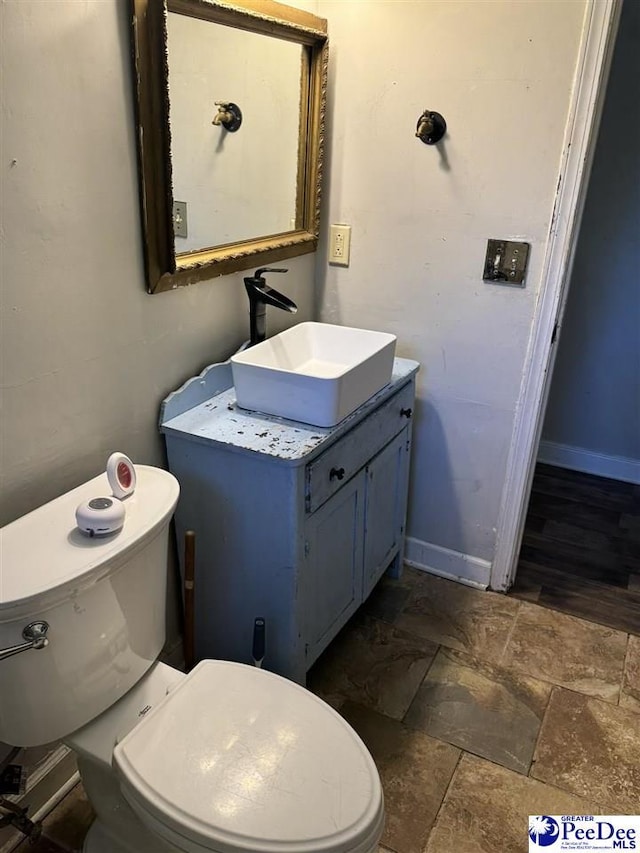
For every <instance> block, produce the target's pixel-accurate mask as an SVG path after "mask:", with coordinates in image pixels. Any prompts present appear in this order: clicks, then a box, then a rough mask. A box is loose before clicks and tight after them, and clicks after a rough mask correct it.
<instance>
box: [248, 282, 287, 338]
mask: <svg viewBox="0 0 640 853" xmlns="http://www.w3.org/2000/svg"><path fill="white" fill-rule="evenodd" d="M266 272H288V270H284V269H273V268H271V267H261V268H260V269H258V270H256V271H255V273H254V274H253V275H252V276H249V277H248V278H245V280H244V286H245V287H246V289H247V293H248V294H249V320H250V326H251V339H250V341H249V346H250V347H252V346H253V345H254V344H259V343H260V341H263V340H264V339H265V338H266V334H267V332H266V326H267V305H275V307H276V308H282V310H283V311H289V312H290V313H291V314H295V313H296V311H297V310H298V306H297V305H296V304H295V302H292V301H291V299H289V298H288V297H287V296H283V295H282V293H278V291H277V290H274V289H273V288H272V287H269V286H268V284H267V282H266V281H265V280H264V278H263V275H264V273H266Z"/></svg>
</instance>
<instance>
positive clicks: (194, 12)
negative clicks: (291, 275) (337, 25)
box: [131, 0, 328, 293]
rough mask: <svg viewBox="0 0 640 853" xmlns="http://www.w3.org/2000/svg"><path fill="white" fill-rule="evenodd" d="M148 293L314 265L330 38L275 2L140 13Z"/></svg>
mask: <svg viewBox="0 0 640 853" xmlns="http://www.w3.org/2000/svg"><path fill="white" fill-rule="evenodd" d="M131 4H132V12H133V15H132V46H133V64H134V89H135V105H136V124H137V145H138V171H139V182H140V209H141V217H142V233H143V244H144V257H145V272H146V281H147V290H148V291H149V292H150V293H160V292H162V291H165V290H170V289H174V288H176V287H180V286H183V285H188V284H193V283H194V282H197V281H202V280H204V279H209V278H213V277H215V276H219V275H225V274H227V273H231V272H236V271H238V270H243V269H248V268H249V267H253V266H263V265H264V264H270V263H273V262H274V261H280V260H283V259H286V258H291V257H295V256H296V255H302V254H305V253H307V252H313V251H315V249H316V247H317V242H318V230H319V223H320V189H321V180H322V166H323V140H324V121H325V105H326V85H327V61H328V39H327V24H326V21H325V20H324V19H323V18H319V17H317V16H316V15H313V14H311V13H310V12H305V11H303V10H301V9H295V8H293V7H291V6H285V5H283V4H281V3H277V2H274V0H236V2H235V3H233V4H231V3H227V2H222V0H131Z"/></svg>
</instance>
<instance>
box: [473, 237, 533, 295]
mask: <svg viewBox="0 0 640 853" xmlns="http://www.w3.org/2000/svg"><path fill="white" fill-rule="evenodd" d="M529 248H530V247H529V243H522V242H520V241H516V240H488V241H487V255H486V257H485V260H484V273H483V275H482V278H483V279H484V281H490V282H492V284H511V285H514V286H515V287H524V286H525V285H524V279H525V275H526V273H527V261H528V259H529Z"/></svg>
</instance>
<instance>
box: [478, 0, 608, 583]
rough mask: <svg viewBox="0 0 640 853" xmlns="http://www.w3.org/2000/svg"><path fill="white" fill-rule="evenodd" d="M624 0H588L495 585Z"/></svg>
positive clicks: (531, 437)
mask: <svg viewBox="0 0 640 853" xmlns="http://www.w3.org/2000/svg"><path fill="white" fill-rule="evenodd" d="M621 10H622V0H589V2H588V3H587V7H586V9H585V20H584V25H583V31H582V40H581V43H580V50H579V54H578V63H577V66H576V77H575V81H574V86H573V92H572V95H571V104H570V110H569V116H568V120H567V127H566V130H565V137H564V144H563V149H562V151H563V153H562V159H561V163H560V172H559V176H558V187H557V191H556V197H555V202H554V208H553V214H552V216H551V224H550V226H549V235H548V239H547V244H546V254H545V259H544V265H543V271H542V280H541V284H540V294H539V297H538V301H537V305H536V312H535V315H534V318H533V327H532V332H531V337H530V340H529V347H528V351H527V356H526V359H525V365H524V369H523V375H522V383H521V386H520V395H519V399H518V404H517V407H516V414H515V419H514V426H513V431H512V434H511V445H510V447H509V453H508V457H507V470H506V476H505V486H504V489H503V492H502V498H501V502H500V511H499V515H498V523H497V530H496V548H495V553H494V559H493V563H492V566H491V579H490V587H491V589H495V590H499V591H503V592H504V591H506V590H507V589H508V588H509V587H510V586H511V584H512V583H513V580H514V578H515V574H516V568H517V563H518V555H519V552H520V543H521V541H522V534H523V530H524V523H525V519H526V513H527V506H528V503H529V493H530V491H531V482H532V480H533V472H534V468H535V463H536V456H537V453H538V445H539V443H540V437H541V433H542V425H543V421H544V413H545V409H546V404H547V399H548V396H549V388H550V386H551V377H552V374H553V366H554V362H555V354H556V349H557V347H556V344H557V342H558V339H559V336H560V330H561V325H562V317H563V314H564V308H565V304H566V299H567V293H568V290H569V281H570V278H571V270H572V267H573V259H574V255H575V249H576V244H577V242H578V235H579V231H580V224H581V220H582V213H583V210H584V202H585V198H586V194H587V186H588V183H589V176H590V173H591V165H592V162H593V156H594V152H595V147H596V141H597V137H598V128H599V124H600V118H601V115H602V108H603V105H604V99H605V94H606V88H607V82H608V78H609V70H610V67H611V59H612V56H613V49H614V45H615V39H616V34H617V30H618V24H619V20H620V12H621Z"/></svg>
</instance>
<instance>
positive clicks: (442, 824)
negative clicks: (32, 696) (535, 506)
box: [21, 569, 640, 853]
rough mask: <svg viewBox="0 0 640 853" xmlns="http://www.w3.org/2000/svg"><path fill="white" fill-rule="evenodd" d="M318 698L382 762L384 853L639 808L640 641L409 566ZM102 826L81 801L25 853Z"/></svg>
mask: <svg viewBox="0 0 640 853" xmlns="http://www.w3.org/2000/svg"><path fill="white" fill-rule="evenodd" d="M639 634H640V630H639ZM309 687H310V688H311V689H312V690H313V691H314V692H316V693H317V694H318V695H320V696H322V697H323V698H325V699H326V700H327V701H328V702H329V703H330V704H331V705H333V706H334V707H335V708H337V709H338V710H339V711H340V713H341V714H343V715H344V716H345V718H346V719H347V720H349V722H350V723H351V724H352V725H353V726H354V728H355V729H356V730H357V731H358V732H359V733H360V735H361V737H362V738H363V740H364V741H365V742H366V744H367V745H368V747H369V749H370V750H371V752H372V754H373V757H374V759H375V761H376V763H377V766H378V768H379V771H380V775H381V778H382V782H383V786H384V791H385V799H386V812H387V824H386V828H385V833H384V836H383V838H382V846H381V847H380V853H385V851H393V853H494V851H495V850H497V849H499V850H500V851H501V853H516V851H518V853H519V851H523V850H525V849H526V846H527V835H526V832H527V816H528V815H529V814H581V813H583V814H638V813H640V636H636V635H629V634H626V633H624V632H622V631H617V630H614V629H612V628H607V627H604V626H602V625H597V624H594V623H592V622H587V621H585V620H583V619H579V618H576V617H574V616H568V615H565V614H562V613H557V612H553V611H550V610H548V609H545V608H543V607H541V606H539V605H537V604H532V603H530V602H527V601H520V600H516V599H514V598H508V597H506V596H504V595H499V594H496V593H490V592H482V591H479V590H475V589H471V588H469V587H465V586H461V585H460V584H456V583H452V582H450V581H446V580H442V579H440V578H436V577H433V576H431V575H427V574H424V573H421V572H416V571H414V570H412V569H406V570H405V573H404V575H403V577H402V579H401V580H398V581H395V580H386V579H385V580H383V582H382V583H381V584H380V585H379V586H378V588H377V589H376V590H375V591H374V593H373V595H372V597H371V598H370V599H369V601H368V602H366V604H365V605H364V606H363V607H362V608H361V610H360V611H359V612H358V613H357V614H356V615H355V616H354V617H353V618H352V619H351V620H350V622H349V623H348V624H347V626H346V627H345V628H344V629H343V631H342V632H341V633H340V635H339V636H338V637H337V638H336V640H335V641H334V642H333V643H332V644H331V646H330V647H329V648H328V649H327V651H326V652H325V653H324V655H323V656H322V657H321V658H320V660H319V661H318V662H317V663H316V665H315V666H314V668H313V669H312V671H311V673H310V677H309ZM89 819H90V809H89V807H88V805H87V803H86V801H85V800H84V797H83V795H82V791H81V789H80V790H76V791H75V792H74V794H72V795H70V797H68V798H67V799H66V800H65V801H64V802H63V803H62V804H61V806H59V807H58V809H56V811H54V813H53V814H52V815H51V816H50V817H49V818H48V821H47V825H46V827H45V836H46V837H45V839H43V840H42V841H41V842H40V843H39V845H36V846H35V847H27V846H26V845H25V853H26V851H27V850H31V851H34V853H59V851H66V853H68V851H73V850H77V849H79V846H80V839H81V837H82V834H83V833H84V832H85V831H86V828H87V826H88V821H89ZM496 839H499V842H497V841H496ZM21 850H22V847H21Z"/></svg>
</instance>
